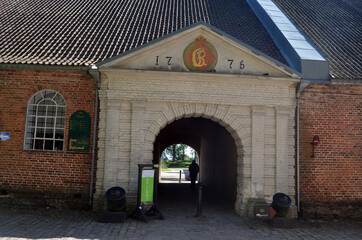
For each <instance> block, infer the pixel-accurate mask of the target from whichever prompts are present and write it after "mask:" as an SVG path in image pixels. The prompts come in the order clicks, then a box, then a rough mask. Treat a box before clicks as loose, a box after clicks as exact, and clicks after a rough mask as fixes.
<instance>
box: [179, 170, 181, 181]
mask: <svg viewBox="0 0 362 240" xmlns="http://www.w3.org/2000/svg"><path fill="white" fill-rule="evenodd" d="M178 183H181V170H180V177H179V179H178Z"/></svg>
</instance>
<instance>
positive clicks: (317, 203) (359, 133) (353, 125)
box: [300, 84, 362, 217]
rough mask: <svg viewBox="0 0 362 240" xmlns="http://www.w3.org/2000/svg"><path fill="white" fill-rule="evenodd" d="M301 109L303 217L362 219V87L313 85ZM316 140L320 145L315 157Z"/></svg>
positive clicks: (304, 93) (316, 149) (303, 98)
mask: <svg viewBox="0 0 362 240" xmlns="http://www.w3.org/2000/svg"><path fill="white" fill-rule="evenodd" d="M300 108H301V109H300V144H301V145H300V164H301V165H300V166H301V167H300V189H301V195H300V197H301V204H302V212H303V213H304V215H305V216H309V217H322V216H325V215H329V216H334V217H337V216H341V217H360V216H362V214H361V203H362V86H361V85H359V86H351V85H333V84H332V85H323V84H312V85H310V86H309V87H308V88H307V89H306V90H304V92H303V93H302V94H301V99H300ZM315 135H318V136H319V139H320V142H319V145H318V146H316V147H315V154H314V155H315V157H313V158H312V157H311V156H312V151H313V148H312V145H311V144H310V142H312V139H313V137H314V136H315Z"/></svg>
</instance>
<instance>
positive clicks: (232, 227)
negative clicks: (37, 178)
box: [0, 206, 362, 240]
mask: <svg viewBox="0 0 362 240" xmlns="http://www.w3.org/2000/svg"><path fill="white" fill-rule="evenodd" d="M193 211H194V209H185V208H184V209H183V210H182V211H181V210H179V209H175V210H172V209H171V208H168V209H167V210H164V211H163V214H164V215H165V216H166V219H165V220H151V221H149V223H144V222H140V221H137V220H135V219H127V220H126V222H125V223H100V222H98V221H97V217H96V214H94V213H91V212H80V211H65V210H64V211H62V210H46V211H45V210H44V209H33V210H28V209H24V208H16V207H15V208H13V209H9V208H5V207H3V206H0V216H1V218H0V240H8V239H11V240H30V239H42V240H44V239H52V240H75V239H77V240H79V239H82V240H86V239H99V240H108V239H117V240H122V239H127V240H138V239H142V240H171V239H180V240H191V239H192V240H198V239H200V240H204V239H210V240H211V239H216V240H218V239H220V240H221V239H222V240H228V239H230V240H237V239H243V240H244V239H250V240H255V239H272V240H273V239H278V240H279V239H293V240H294V239H303V240H304V239H352V240H353V239H358V240H360V239H362V230H361V229H362V228H361V227H362V223H361V222H346V221H338V222H327V221H318V222H317V221H313V222H312V221H307V220H304V221H298V225H297V228H295V229H274V228H271V227H270V226H269V225H268V224H266V223H264V222H258V223H257V224H256V225H257V226H256V229H255V230H253V229H252V228H250V221H249V220H248V219H245V218H241V217H239V216H237V215H236V214H235V213H234V212H233V211H228V210H227V211H226V210H225V211H221V210H220V211H212V210H210V211H208V210H207V209H205V212H204V214H205V218H204V219H203V220H200V219H197V218H193V217H189V216H192V213H193Z"/></svg>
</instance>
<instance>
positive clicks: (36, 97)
mask: <svg viewBox="0 0 362 240" xmlns="http://www.w3.org/2000/svg"><path fill="white" fill-rule="evenodd" d="M41 100H43V96H42V95H41V93H40V92H38V93H37V94H36V95H35V96H34V97H33V98H32V99H31V103H32V104H38V103H39V102H40V101H41Z"/></svg>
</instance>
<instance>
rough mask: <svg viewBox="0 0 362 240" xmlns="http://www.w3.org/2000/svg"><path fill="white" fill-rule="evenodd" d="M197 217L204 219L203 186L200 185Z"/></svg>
mask: <svg viewBox="0 0 362 240" xmlns="http://www.w3.org/2000/svg"><path fill="white" fill-rule="evenodd" d="M195 217H202V184H201V183H199V184H198V196H197V213H196V216H195Z"/></svg>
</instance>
